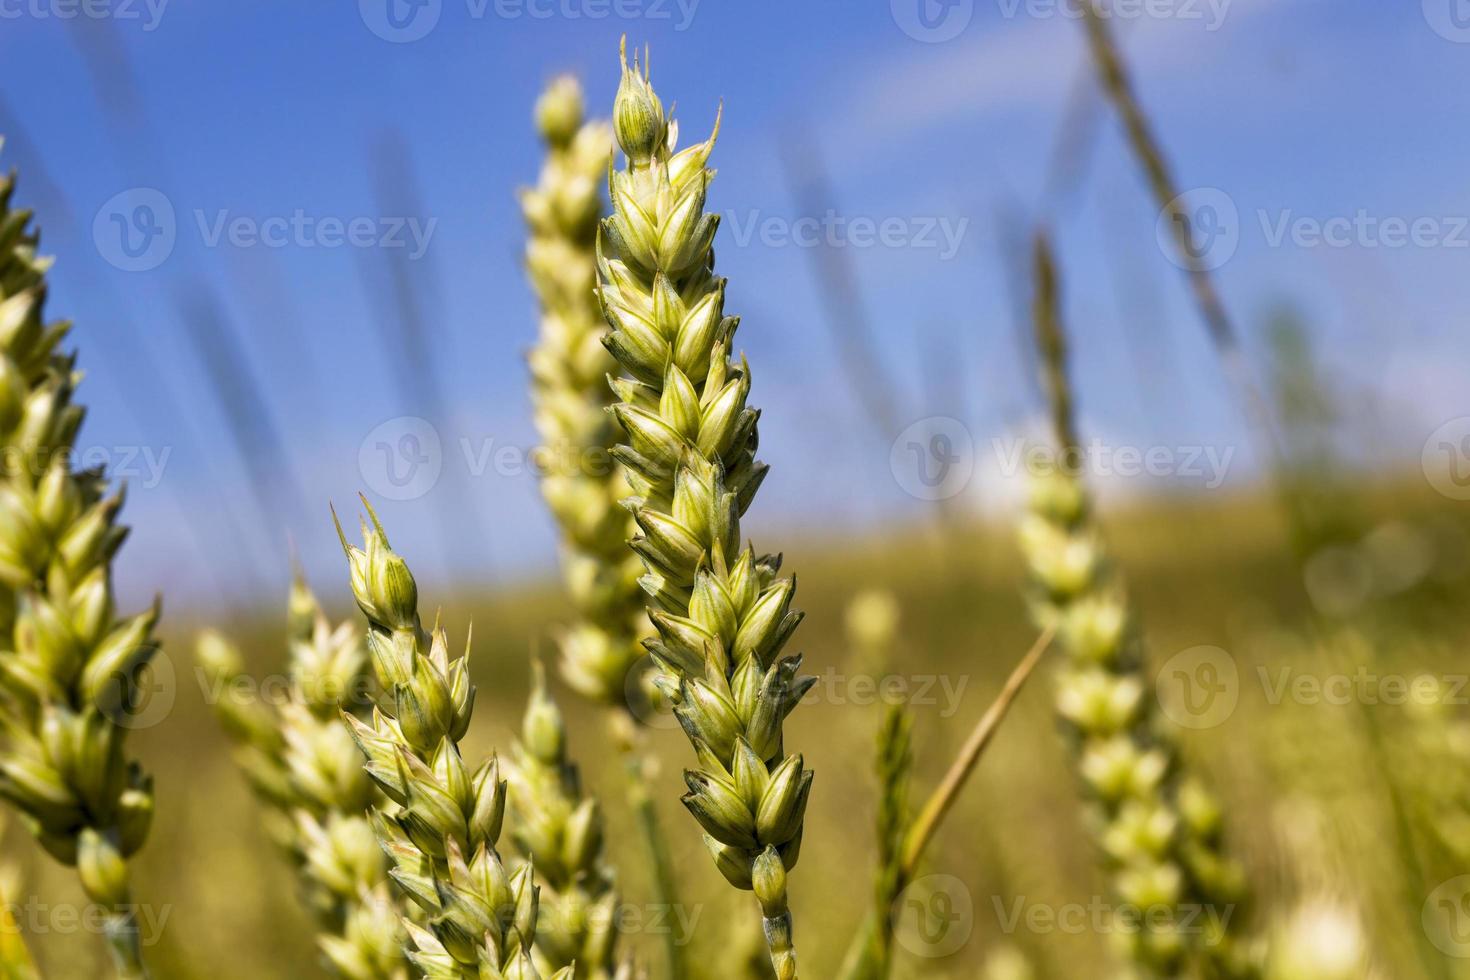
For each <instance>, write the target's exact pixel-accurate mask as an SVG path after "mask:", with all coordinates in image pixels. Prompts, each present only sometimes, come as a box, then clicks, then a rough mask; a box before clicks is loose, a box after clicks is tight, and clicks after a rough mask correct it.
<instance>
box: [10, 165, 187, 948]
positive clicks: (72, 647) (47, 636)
mask: <svg viewBox="0 0 1470 980" xmlns="http://www.w3.org/2000/svg"><path fill="white" fill-rule="evenodd" d="M14 190H15V184H14V178H13V177H11V176H6V177H0V454H3V472H0V635H4V636H5V637H7V638H8V640H9V642H8V644H7V649H6V650H5V651H4V652H3V653H0V796H3V797H4V798H5V799H7V800H9V801H10V802H11V803H13V804H14V805H15V807H16V808H17V809H18V810H19V811H20V813H21V815H22V818H23V819H24V821H25V823H26V825H27V826H28V827H29V828H30V830H31V831H32V833H34V834H35V835H36V837H37V839H38V840H39V841H40V842H41V845H42V846H43V847H44V848H45V849H46V851H47V852H48V853H50V854H51V856H52V857H54V858H56V859H57V860H59V861H61V862H63V863H64V864H68V865H75V866H76V868H77V871H78V873H79V875H80V877H81V881H82V886H83V888H84V889H85V891H86V893H87V897H88V898H89V899H90V900H91V901H93V902H96V903H97V904H98V905H100V906H103V907H105V908H107V909H109V910H110V913H109V915H108V918H107V923H106V930H105V931H106V936H107V939H108V943H109V949H110V951H111V952H112V955H113V960H114V964H115V966H116V967H117V971H118V973H119V975H121V976H126V977H141V976H144V975H145V971H144V967H143V963H142V956H141V951H140V950H139V948H138V937H137V933H136V928H135V926H134V924H133V922H132V920H131V916H130V914H129V913H128V910H127V908H126V907H127V906H128V904H129V902H130V899H129V889H128V860H129V859H130V858H131V857H132V856H133V855H134V854H135V853H137V851H138V849H139V848H140V847H142V846H143V842H144V840H145V839H146V837H147V836H148V829H149V826H150V824H151V823H152V820H153V785H152V781H151V779H150V777H148V776H146V775H144V773H143V771H142V769H141V768H140V767H139V766H138V765H137V764H136V763H133V762H129V761H128V760H127V759H126V757H125V754H124V742H125V739H126V736H127V733H128V730H129V725H130V724H131V720H130V718H129V715H128V706H129V705H132V704H133V703H134V697H135V688H136V681H137V676H138V673H139V672H140V671H141V670H142V669H143V666H144V665H145V664H146V663H147V662H148V660H149V659H150V658H151V657H152V656H153V654H154V653H155V652H156V650H157V643H156V641H155V640H154V638H153V627H154V624H155V622H156V621H157V619H158V613H159V608H158V604H157V603H156V602H155V603H154V605H153V607H152V608H150V609H147V610H145V611H143V612H141V613H138V614H136V615H133V616H130V617H126V618H121V619H120V618H118V616H117V613H116V610H115V608H114V605H113V592H112V580H111V570H112V558H113V556H114V555H115V554H116V553H117V550H118V548H119V547H120V546H121V545H122V543H123V540H124V538H126V537H127V529H126V528H124V527H122V526H120V525H119V524H118V523H117V517H118V512H119V510H120V509H121V508H122V502H123V498H122V493H121V491H115V492H109V488H108V485H107V481H106V478H105V476H104V474H103V473H102V472H101V471H100V470H81V471H73V470H72V469H71V467H70V460H69V457H70V455H71V450H72V447H73V446H74V444H75V441H76V437H77V432H78V429H79V428H80V426H81V423H82V417H83V414H84V411H83V409H82V406H80V405H78V404H76V403H75V402H74V400H73V396H74V393H75V390H76V385H77V382H78V381H79V380H80V373H79V372H78V371H77V369H76V357H75V355H74V354H70V353H66V352H64V351H63V350H62V348H61V345H62V342H63V340H64V339H65V338H66V335H67V332H68V331H69V329H70V326H71V325H70V324H69V323H67V322H64V321H53V322H51V323H47V322H46V319H45V312H44V307H45V301H46V279H45V274H46V271H47V269H48V268H49V267H50V264H51V263H50V260H49V259H45V258H41V257H39V256H38V255H37V254H36V249H37V246H38V236H37V235H36V233H35V232H34V231H33V230H31V229H30V228H29V224H30V217H31V216H30V212H28V211H23V210H18V209H16V208H14V207H12V204H11V196H12V194H13V192H14Z"/></svg>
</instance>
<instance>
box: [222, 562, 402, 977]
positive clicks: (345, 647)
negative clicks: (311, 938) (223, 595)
mask: <svg viewBox="0 0 1470 980" xmlns="http://www.w3.org/2000/svg"><path fill="white" fill-rule="evenodd" d="M287 639H288V645H289V651H290V695H289V699H288V701H287V703H285V704H283V705H281V706H280V707H279V708H276V709H273V708H271V707H270V706H269V705H267V704H265V703H263V702H262V701H261V700H259V699H258V698H238V697H234V696H232V694H231V691H232V690H239V689H242V687H243V688H244V689H249V688H248V686H241V687H237V686H236V685H237V682H238V681H239V680H240V679H241V678H244V677H245V676H246V674H245V665H244V658H243V657H241V655H240V652H239V651H238V650H237V649H236V648H235V646H234V645H233V644H232V643H230V641H229V640H227V639H226V638H225V637H224V636H223V635H222V634H220V633H217V632H213V631H210V632H206V633H204V634H203V635H201V636H200V637H199V641H198V644H197V648H196V649H197V657H198V660H199V663H200V666H201V668H202V669H203V670H204V672H205V675H206V677H207V678H208V679H209V680H210V682H211V684H212V685H213V688H214V690H215V691H217V692H218V697H217V698H216V700H215V701H214V704H213V707H214V710H215V713H216V715H218V717H219V720H220V723H221V725H222V726H223V727H224V729H225V731H226V733H227V734H228V735H229V736H230V738H231V740H232V741H234V743H235V746H236V751H235V758H236V761H237V763H238V765H239V766H240V768H241V770H242V771H243V772H244V773H245V775H246V777H247V778H248V779H249V781H250V784H251V787H252V788H253V789H254V790H255V792H256V795H257V796H259V797H260V799H261V801H262V802H263V803H264V804H265V805H266V807H267V808H268V809H267V815H268V817H269V819H268V821H267V824H266V826H267V829H268V831H269V832H270V833H271V836H272V837H273V838H274V839H275V841H276V843H277V844H278V845H279V846H280V847H281V849H282V850H283V851H284V852H285V854H286V856H287V857H288V859H289V860H290V861H291V863H292V864H293V866H295V868H296V870H297V873H298V874H299V875H300V877H301V879H302V883H303V884H304V885H305V895H306V900H307V903H308V904H309V905H310V906H311V908H312V910H313V911H314V912H315V913H316V914H317V917H318V922H319V928H318V934H317V944H318V945H319V946H320V947H321V949H322V952H323V954H324V955H325V956H326V957H327V960H328V962H329V963H330V964H331V966H332V968H333V970H334V971H335V972H336V973H337V975H338V976H341V977H344V978H346V980H403V978H406V977H407V972H408V971H407V967H408V961H407V959H406V958H405V957H404V955H403V950H402V947H403V934H402V929H401V927H400V926H399V923H398V920H399V913H400V912H401V909H398V908H396V907H395V905H394V903H393V902H392V901H391V899H390V898H389V895H388V888H387V885H388V869H387V863H386V861H385V860H384V856H383V853H382V851H381V849H380V848H379V847H378V842H377V839H376V837H375V836H374V834H373V828H372V824H371V823H370V822H369V821H368V819H367V816H366V814H367V810H368V808H369V806H373V805H381V804H382V803H383V802H384V801H383V798H382V796H381V794H380V793H379V792H378V790H377V788H376V787H375V786H374V784H373V783H372V781H371V780H370V779H369V778H368V776H367V773H366V772H364V771H363V768H362V756H361V754H360V753H359V752H358V750H357V745H356V744H355V743H354V742H353V740H352V736H351V734H350V733H349V732H348V731H347V729H346V728H345V727H344V726H343V725H342V722H341V720H340V719H339V716H338V715H339V712H340V711H342V710H349V711H353V712H357V713H360V712H362V711H365V710H366V705H364V704H361V703H359V700H358V699H360V698H361V697H362V696H363V695H364V694H365V693H366V692H367V690H368V681H369V679H370V674H369V670H368V662H367V657H368V655H367V647H366V646H365V645H364V643H363V636H362V631H361V630H360V629H354V628H353V627H352V626H351V625H350V624H348V623H343V624H341V625H339V626H336V627H333V626H332V625H331V623H330V622H329V621H328V620H327V617H326V614H325V613H323V611H322V609H321V607H320V605H318V603H317V600H316V597H315V596H314V595H312V593H311V590H310V589H309V588H307V586H306V583H305V581H304V580H303V579H302V578H301V576H300V575H299V574H298V575H297V576H296V577H295V579H294V581H293V582H292V586H291V593H290V601H289V604H288V607H287Z"/></svg>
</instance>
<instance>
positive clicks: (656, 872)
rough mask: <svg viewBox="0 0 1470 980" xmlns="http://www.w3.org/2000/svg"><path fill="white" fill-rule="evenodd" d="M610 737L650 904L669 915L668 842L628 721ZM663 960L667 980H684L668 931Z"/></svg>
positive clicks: (680, 955) (674, 893) (672, 893)
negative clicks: (645, 865)
mask: <svg viewBox="0 0 1470 980" xmlns="http://www.w3.org/2000/svg"><path fill="white" fill-rule="evenodd" d="M611 728H612V730H613V737H614V740H615V742H616V743H617V745H618V748H619V750H620V751H621V752H622V755H623V770H624V772H625V773H626V775H627V778H628V809H630V810H631V811H632V812H633V819H634V820H635V821H636V822H637V824H638V831H639V836H640V837H642V838H643V846H644V847H645V848H646V849H647V851H648V859H649V865H650V867H651V868H652V869H653V881H652V884H653V892H654V901H655V902H657V903H658V905H659V907H660V908H662V909H664V910H666V911H668V912H670V913H672V912H673V911H675V910H676V909H677V908H678V904H679V897H678V896H679V889H678V885H677V884H676V883H675V880H674V862H673V859H672V858H671V857H670V856H669V848H668V842H667V841H666V840H665V839H664V835H663V832H662V830H661V829H660V827H659V820H658V808H657V807H656V806H655V805H654V802H653V794H651V793H650V792H649V791H648V769H647V759H646V757H645V756H644V755H643V754H642V753H641V752H640V751H639V750H638V746H637V743H636V739H635V737H634V736H633V732H632V727H631V725H630V724H629V719H628V718H627V717H626V716H624V715H622V714H621V713H618V714H616V715H614V716H613V719H612V722H611ZM663 935H664V958H665V959H666V960H667V965H668V976H669V980H686V978H687V977H688V972H687V970H686V969H685V966H684V950H683V948H682V947H681V946H680V945H679V937H678V936H677V935H676V934H675V932H674V930H672V929H665V930H664V934H663Z"/></svg>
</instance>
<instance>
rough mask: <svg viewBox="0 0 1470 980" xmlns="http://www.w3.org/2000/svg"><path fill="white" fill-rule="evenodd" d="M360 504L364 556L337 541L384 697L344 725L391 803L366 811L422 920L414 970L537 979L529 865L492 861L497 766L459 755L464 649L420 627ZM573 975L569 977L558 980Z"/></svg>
mask: <svg viewBox="0 0 1470 980" xmlns="http://www.w3.org/2000/svg"><path fill="white" fill-rule="evenodd" d="M363 504H364V506H365V507H367V511H368V516H369V518H370V519H371V524H369V523H367V522H363V524H362V536H363V547H362V548H358V547H356V546H354V545H351V544H348V542H347V537H346V535H345V534H343V532H342V526H341V524H340V523H338V525H337V535H338V537H339V538H340V539H341V541H342V549H343V551H344V552H345V553H346V555H347V562H348V567H349V570H350V572H351V581H352V594H353V596H354V598H356V600H357V604H358V607H359V608H360V609H361V610H362V612H363V615H364V616H366V617H367V622H368V652H369V653H370V654H371V657H372V663H373V671H374V674H375V675H376V677H377V681H378V685H379V688H380V689H381V692H382V694H381V696H380V697H379V699H378V704H377V706H376V707H375V708H374V709H373V714H372V720H371V722H370V723H367V722H363V721H361V720H359V719H358V718H357V717H356V716H354V715H351V714H346V713H344V714H343V718H344V720H345V721H346V722H347V724H348V726H349V727H350V728H351V730H352V735H353V738H354V739H356V741H357V744H358V748H360V749H361V750H362V753H363V755H364V756H365V757H366V760H367V761H366V766H365V768H366V770H367V773H368V775H369V776H370V777H372V779H373V781H374V782H375V783H377V784H378V786H379V787H380V788H381V789H382V791H383V792H384V793H385V794H386V795H387V796H388V798H389V799H390V800H391V801H392V802H393V804H394V806H379V807H374V808H373V811H372V819H373V830H374V832H375V833H376V834H377V837H378V842H379V844H380V845H381V846H382V848H383V850H384V852H385V853H386V854H387V855H388V859H389V864H390V865H391V868H390V870H389V876H390V877H391V878H392V879H393V880H394V881H395V882H397V883H398V885H399V887H400V888H401V889H402V890H403V892H404V894H405V895H406V896H407V897H408V898H409V899H410V900H412V901H413V902H414V903H415V904H416V905H418V906H419V907H420V908H421V909H422V910H423V913H424V915H425V916H426V918H427V922H428V924H427V926H424V925H420V924H418V923H417V922H415V921H413V919H412V918H409V917H406V918H405V919H404V927H405V928H406V929H407V930H408V933H409V936H410V938H411V940H412V942H413V945H414V947H415V948H414V949H413V950H412V951H410V952H409V954H408V956H409V959H410V960H412V961H413V963H414V964H415V965H416V966H418V968H419V969H420V970H422V971H423V974H424V976H425V977H426V978H427V980H473V978H479V980H534V978H538V977H540V973H539V972H538V971H537V969H536V966H535V964H534V962H533V961H532V959H531V956H530V951H531V943H532V940H533V938H534V937H535V935H536V903H537V895H538V889H537V887H536V884H535V880H534V879H535V869H534V868H533V867H532V866H531V864H530V863H529V862H528V863H527V864H526V865H524V866H523V867H521V868H519V869H517V870H516V871H515V872H514V873H512V872H510V871H508V870H507V869H506V867H505V865H504V863H503V862H502V861H501V859H500V854H499V853H498V852H497V851H496V843H497V841H498V840H499V838H500V830H501V825H502V823H503V821H504V817H505V801H506V784H505V782H504V780H502V779H501V778H500V763H499V761H498V760H497V759H496V758H495V757H494V756H493V755H492V756H491V757H490V758H489V759H487V760H485V762H483V763H482V764H481V765H480V766H479V767H478V768H476V769H475V771H474V772H473V773H471V772H470V771H469V770H468V769H467V768H466V767H465V764H464V761H463V759H462V758H461V756H460V747H459V743H460V740H461V739H463V738H464V734H465V732H466V731H467V730H468V729H469V724H470V714H471V711H472V710H473V707H474V700H475V689H474V687H473V686H472V685H471V684H470V678H469V659H468V644H467V645H466V653H465V655H464V656H462V657H459V658H457V659H455V660H450V658H449V639H448V637H447V636H446V635H445V632H444V630H443V629H442V628H440V627H438V626H437V625H436V626H435V627H434V629H433V630H432V631H430V630H425V629H424V628H423V624H422V623H421V622H420V620H419V613H418V584H417V583H416V582H415V581H414V578H413V573H412V572H411V571H409V568H408V564H407V563H406V562H405V561H404V560H403V558H402V557H400V556H399V555H398V554H397V553H395V552H394V551H393V550H392V548H391V547H389V544H388V536H387V533H386V532H385V531H384V530H383V526H382V524H380V523H379V522H378V517H377V515H376V514H374V513H373V510H372V507H371V506H370V505H368V504H367V501H366V499H364V500H363ZM333 517H334V518H335V514H334V515H333ZM571 976H572V971H571V969H570V968H568V969H564V970H560V971H558V972H557V973H556V974H555V975H554V978H553V980H570V978H571Z"/></svg>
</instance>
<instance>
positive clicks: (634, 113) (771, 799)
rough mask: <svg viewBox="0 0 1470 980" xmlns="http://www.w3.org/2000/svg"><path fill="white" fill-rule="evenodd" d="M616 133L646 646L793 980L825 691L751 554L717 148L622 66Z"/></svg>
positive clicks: (615, 333)
mask: <svg viewBox="0 0 1470 980" xmlns="http://www.w3.org/2000/svg"><path fill="white" fill-rule="evenodd" d="M718 130H719V124H718V121H717V122H716V124H715V133H716V134H717V133H718ZM613 131H614V134H615V135H616V137H617V140H618V143H619V145H621V147H622V149H623V153H624V154H625V157H626V159H625V166H624V168H623V169H621V170H618V169H613V170H612V171H611V173H610V176H609V189H610V194H611V197H612V208H613V213H612V216H611V217H609V218H608V219H607V220H605V221H604V222H603V224H602V234H601V236H600V238H599V255H598V274H599V282H600V290H599V296H600V298H601V300H602V306H603V311H604V314H605V316H606V317H607V321H608V323H609V325H610V326H611V327H612V330H611V332H610V333H609V334H608V336H607V339H606V344H607V347H608V349H609V350H610V351H612V353H613V356H614V357H616V358H617V359H618V362H619V363H620V364H621V365H622V367H623V370H624V371H625V372H626V374H627V375H629V376H625V377H623V378H620V379H618V380H616V381H615V382H614V387H615V390H616V391H617V393H618V397H619V403H618V404H617V405H615V406H614V408H613V411H614V414H615V415H616V417H617V419H618V422H619V424H620V425H621V426H622V428H623V432H624V442H623V444H622V445H620V446H619V447H618V448H617V450H616V456H617V459H618V460H619V461H620V462H621V463H622V464H623V465H624V467H625V468H626V469H627V471H628V478H629V482H630V483H631V484H632V486H633V489H634V492H635V495H634V496H633V497H632V498H631V499H630V500H629V502H628V505H629V509H630V510H631V511H632V513H633V518H634V520H635V521H636V522H637V525H638V530H639V534H638V535H637V536H636V537H635V538H634V539H633V541H632V547H633V549H634V550H635V551H636V552H637V553H638V554H639V555H640V556H641V557H642V558H643V561H644V566H645V568H646V570H647V573H646V574H645V575H644V577H643V578H642V579H641V582H642V585H643V588H644V590H645V591H646V592H647V593H648V603H649V614H650V617H651V618H652V620H653V624H654V627H655V629H656V630H657V633H658V636H657V637H656V638H654V639H652V640H650V641H648V644H647V645H648V649H649V651H650V652H651V653H652V655H653V658H654V662H655V664H656V665H657V667H658V668H659V676H658V678H657V683H658V684H659V686H660V689H661V690H662V691H663V693H664V694H665V695H666V696H667V697H668V698H669V700H670V701H671V702H672V703H673V705H674V713H675V715H676V716H677V717H678V719H679V722H680V724H681V725H682V726H683V728H684V731H685V733H686V734H687V735H688V736H689V738H690V740H691V741H692V742H693V744H694V748H695V751H696V753H697V755H698V758H699V765H698V767H697V768H696V769H693V770H689V771H687V772H686V773H685V781H686V783H687V784H688V786H689V792H688V794H687V795H685V797H684V799H683V802H684V805H685V806H686V807H687V808H688V809H689V811H690V812H691V813H692V814H693V815H694V817H695V819H696V820H697V821H698V822H699V824H700V826H701V827H702V828H703V829H704V831H705V842H706V844H707V845H708V847H709V850H710V852H711V854H712V855H713V856H714V858H715V863H716V865H717V866H718V867H719V868H720V870H721V872H723V873H724V875H725V877H726V878H727V879H728V880H729V881H730V883H731V884H733V885H735V886H736V887H737V888H745V889H753V890H754V891H755V894H756V898H757V899H758V901H759V903H760V907H761V914H762V919H763V925H764V930H765V936H766V942H767V945H768V946H769V948H770V951H771V957H772V962H773V964H774V965H775V967H776V974H777V976H778V977H779V978H780V980H790V978H792V977H795V976H796V953H795V948H794V946H793V942H792V931H791V912H790V909H789V906H788V901H787V886H786V877H787V872H788V871H789V870H790V869H791V868H792V867H793V866H794V865H795V864H796V860H797V856H798V854H799V851H800V846H801V831H802V823H803V817H804V815H805V812H806V801H807V796H808V794H809V793H810V790H811V781H812V774H811V772H810V771H808V770H805V769H803V767H802V757H801V756H800V755H787V754H786V751H785V747H784V743H783V739H782V724H783V722H784V720H785V718H786V715H787V714H788V713H789V712H790V711H791V709H792V708H794V707H795V706H796V704H797V703H798V701H800V699H801V697H802V695H803V694H804V693H805V692H806V690H807V689H808V688H809V687H810V686H811V684H812V683H814V679H813V678H802V679H798V678H797V676H796V672H797V670H798V669H799V668H800V665H801V658H800V657H799V656H796V657H788V658H785V659H781V658H780V653H781V648H782V647H783V646H784V645H785V643H786V641H787V639H789V638H790V636H791V633H792V631H793V630H794V629H795V628H796V626H797V624H798V623H799V622H800V621H801V614H800V613H796V612H792V611H791V599H792V595H793V593H794V591H795V583H794V582H793V581H792V580H790V579H780V578H777V571H778V569H779V567H780V560H779V558H776V557H770V556H767V557H760V558H758V557H756V555H755V552H754V551H753V550H752V549H747V550H745V551H744V552H742V551H741V550H740V521H739V519H740V515H741V514H743V513H744V512H745V510H746V508H747V507H748V506H749V505H750V502H751V499H752V498H753V497H754V495H755V492H756V489H757V488H758V487H759V486H760V483H761V479H762V478H763V476H764V475H765V472H766V467H765V465H764V464H763V463H758V462H756V459H755V444H756V418H757V413H756V412H755V411H754V410H753V409H750V408H747V407H746V403H745V402H746V395H747V394H748V392H749V390H750V371H749V367H748V365H746V364H745V363H744V361H742V362H741V364H740V365H738V366H737V365H734V364H732V363H731V361H730V355H729V350H730V343H731V340H732V339H733V335H734V332H735V327H736V324H737V322H738V321H737V318H735V317H731V316H726V315H725V312H724V294H725V287H724V281H723V280H721V279H719V278H718V277H717V276H716V275H715V274H714V269H713V261H714V259H713V254H712V252H711V245H712V242H713V239H714V233H715V228H716V226H717V224H718V219H717V218H716V216H715V215H712V214H706V213H705V212H704V200H705V192H706V189H707V187H708V184H709V181H710V178H711V176H712V172H711V171H709V170H707V169H706V167H705V163H706V161H707V160H708V159H709V155H710V152H711V150H713V149H714V141H715V134H712V135H711V136H710V138H709V139H708V140H707V141H706V142H704V143H701V144H698V145H696V146H693V147H691V148H689V149H687V150H684V151H682V152H679V153H675V152H674V148H675V144H676V140H677V126H676V124H674V123H673V122H672V121H670V120H668V119H667V118H666V117H665V116H664V110H663V105H662V103H661V102H660V101H659V98H658V96H657V95H656V94H655V93H654V91H653V88H652V86H651V85H650V84H649V79H648V74H647V71H646V69H644V70H642V71H640V70H639V69H638V67H637V65H636V63H635V66H634V67H633V68H632V69H629V68H628V66H627V61H626V56H625V57H624V61H623V72H622V80H621V83H620V85H619V87H618V94H617V100H616V103H615V105H614V111H613Z"/></svg>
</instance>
